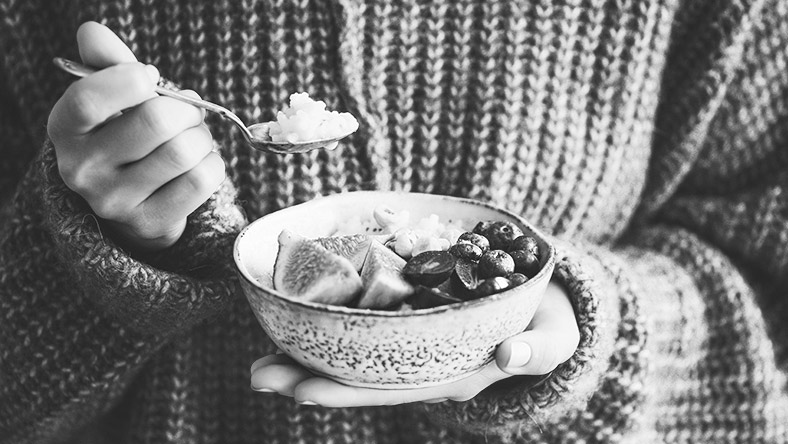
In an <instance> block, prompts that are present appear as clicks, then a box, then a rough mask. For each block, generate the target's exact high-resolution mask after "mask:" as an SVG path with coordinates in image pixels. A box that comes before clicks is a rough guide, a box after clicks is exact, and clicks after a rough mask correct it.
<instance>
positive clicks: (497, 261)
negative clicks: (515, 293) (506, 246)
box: [478, 250, 514, 279]
mask: <svg viewBox="0 0 788 444" xmlns="http://www.w3.org/2000/svg"><path fill="white" fill-rule="evenodd" d="M513 272H514V259H512V257H511V256H510V255H509V253H507V252H505V251H503V250H490V251H488V252H486V253H484V254H483V255H482V258H481V259H479V266H478V273H479V277H480V278H482V279H486V278H489V277H494V276H504V277H505V276H508V275H510V274H512V273H513Z"/></svg>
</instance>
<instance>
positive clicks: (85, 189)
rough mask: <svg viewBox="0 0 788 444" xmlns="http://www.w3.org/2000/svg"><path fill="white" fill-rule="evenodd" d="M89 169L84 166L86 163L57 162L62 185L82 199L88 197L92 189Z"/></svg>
mask: <svg viewBox="0 0 788 444" xmlns="http://www.w3.org/2000/svg"><path fill="white" fill-rule="evenodd" d="M90 171H91V168H90V167H87V166H86V162H82V163H81V164H74V163H73V162H68V161H65V160H64V161H58V172H59V173H60V177H61V178H62V179H63V183H65V184H66V186H67V187H68V188H69V189H70V190H72V191H74V192H75V193H77V194H79V195H81V196H82V197H85V198H88V197H90V194H91V193H90V191H91V190H92V189H93V179H92V177H93V175H92V174H90Z"/></svg>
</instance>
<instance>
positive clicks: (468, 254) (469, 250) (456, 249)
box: [449, 242, 482, 262]
mask: <svg viewBox="0 0 788 444" xmlns="http://www.w3.org/2000/svg"><path fill="white" fill-rule="evenodd" d="M449 253H451V254H453V255H455V256H457V258H459V259H468V260H471V261H474V262H476V261H478V260H479V259H481V257H482V249H481V248H479V247H477V246H476V245H474V244H472V243H470V242H458V243H456V244H454V245H452V246H451V247H449Z"/></svg>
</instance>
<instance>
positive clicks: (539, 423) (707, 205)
mask: <svg viewBox="0 0 788 444" xmlns="http://www.w3.org/2000/svg"><path fill="white" fill-rule="evenodd" d="M722 4H724V7H722V6H721V9H720V10H718V11H714V13H713V14H706V15H704V17H705V19H704V20H706V21H707V22H708V23H707V22H704V21H700V22H699V21H698V20H700V19H699V18H698V16H692V14H694V13H696V12H698V11H695V10H694V9H692V8H686V9H687V11H688V12H687V11H685V13H686V15H685V16H679V18H678V19H677V24H676V26H675V30H674V35H675V36H677V38H681V39H685V40H678V41H676V42H674V44H673V46H672V48H671V50H670V52H669V55H668V60H667V63H668V64H667V68H666V71H665V74H664V81H663V94H662V101H663V103H662V104H661V107H660V110H659V113H658V114H657V116H656V122H657V127H658V128H659V129H660V131H658V132H657V133H656V134H655V137H654V142H653V143H654V146H653V147H652V158H651V161H650V168H649V175H648V181H647V184H646V187H645V190H644V191H643V195H642V203H641V206H640V208H639V210H638V212H637V216H636V218H635V220H634V222H633V224H632V226H631V229H630V230H629V232H628V233H627V235H626V236H625V237H623V238H622V239H620V241H619V242H618V243H616V244H615V245H614V246H610V247H608V246H599V245H589V244H584V243H582V242H579V241H572V240H567V239H563V240H561V239H556V240H555V242H556V247H557V251H558V263H557V266H556V271H555V279H557V280H558V281H559V282H561V283H562V284H563V285H564V287H565V288H566V290H567V293H568V295H569V296H570V299H571V300H572V303H573V304H574V308H575V310H576V317H577V322H578V325H579V327H580V333H581V341H580V345H579V348H578V350H577V352H576V353H575V355H574V356H573V357H572V358H571V359H569V360H568V361H567V362H565V363H563V364H561V365H559V366H558V368H556V370H555V371H553V372H552V373H551V374H549V375H546V376H544V377H535V378H510V380H507V381H505V382H504V383H503V384H499V385H497V386H493V387H491V388H490V389H488V390H486V391H484V392H482V393H480V394H479V395H478V396H477V397H476V398H474V399H472V400H470V401H468V402H464V403H455V402H444V403H439V404H429V405H425V406H423V408H425V409H426V410H427V411H428V412H429V413H430V414H431V415H432V416H433V417H434V418H437V420H438V421H440V422H442V423H443V424H448V425H450V426H451V427H460V428H464V429H468V430H472V431H475V432H477V433H480V434H488V435H491V436H494V435H498V436H503V437H506V438H508V439H505V440H507V441H508V440H509V439H516V440H517V442H520V441H519V440H520V439H523V440H525V441H527V442H611V441H613V442H617V441H622V440H623V441H625V442H666V441H671V442H674V441H681V442H719V441H726V442H752V441H753V440H758V439H760V440H764V441H765V442H781V441H784V440H786V439H788V436H786V434H785V433H786V431H785V427H784V418H785V417H787V416H788V396H786V389H785V387H786V385H785V381H786V373H788V364H786V363H788V359H787V358H786V356H788V327H786V325H785V319H788V299H786V297H785V290H784V289H785V286H786V284H788V281H787V279H786V277H785V269H786V267H788V247H786V245H788V242H786V239H788V199H786V196H787V195H788V176H787V175H786V173H785V171H786V167H788V161H787V160H786V159H788V158H787V157H786V155H785V153H786V151H785V148H786V146H788V132H786V128H788V114H786V112H785V110H786V109H788V94H786V92H787V91H788V76H786V71H785V68H784V67H785V66H786V65H785V61H786V57H787V55H786V52H785V51H784V48H785V45H786V39H788V33H786V32H785V23H788V22H787V21H786V19H788V10H786V8H784V7H783V6H782V5H781V4H779V5H778V3H777V2H768V1H767V2H755V4H753V5H752V6H751V7H747V8H743V7H740V6H741V5H740V4H739V3H738V2H733V1H731V2H722ZM704 14H705V13H704ZM693 20H694V21H693ZM726 20H727V22H726ZM720 23H726V26H721V25H720ZM732 24H735V26H733V25H732ZM728 25H731V26H728ZM696 34H697V35H696ZM687 40H692V41H703V43H704V46H703V48H706V51H705V52H704V53H702V54H701V53H698V52H697V49H698V47H694V46H691V45H684V44H682V42H685V41H687ZM709 48H711V49H712V50H709ZM687 60H691V61H692V62H693V63H690V64H687V63H686V61H687ZM756 437H757V438H756Z"/></svg>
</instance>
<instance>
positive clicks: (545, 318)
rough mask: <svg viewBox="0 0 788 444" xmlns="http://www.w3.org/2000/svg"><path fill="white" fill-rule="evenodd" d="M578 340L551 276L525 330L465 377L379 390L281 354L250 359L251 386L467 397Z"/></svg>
mask: <svg viewBox="0 0 788 444" xmlns="http://www.w3.org/2000/svg"><path fill="white" fill-rule="evenodd" d="M579 340H580V333H579V331H578V327H577V322H576V320H575V315H574V311H573V310H572V305H571V304H570V302H569V298H568V297H567V295H566V293H565V292H564V290H563V288H562V287H560V286H559V285H557V284H555V283H553V282H551V283H550V285H548V288H547V292H546V293H545V295H544V298H543V299H542V303H541V305H540V306H539V308H538V310H537V311H536V314H535V315H534V318H533V320H532V321H531V324H530V325H529V326H528V328H527V329H526V331H524V332H523V333H520V334H518V335H515V336H513V337H511V338H509V339H507V340H505V341H504V342H503V343H501V345H500V346H499V347H498V349H497V351H496V354H495V361H494V362H491V363H490V364H488V365H487V366H485V367H484V368H483V369H482V370H481V371H479V372H478V373H475V374H473V375H472V376H469V377H467V378H465V379H462V380H459V381H456V382H453V383H449V384H444V385H439V386H435V387H426V388H417V389H404V390H381V389H369V388H360V387H351V386H347V385H344V384H340V383H338V382H335V381H332V380H330V379H327V378H323V377H319V376H315V375H313V374H312V373H310V372H309V370H307V369H305V368H304V367H302V366H301V365H299V364H297V363H296V362H295V361H294V360H292V359H291V358H289V357H288V356H286V355H284V354H275V355H269V356H266V357H264V358H261V359H258V360H257V361H255V363H254V364H252V388H253V389H254V390H257V391H260V392H277V393H279V394H281V395H285V396H291V397H294V398H295V400H296V402H298V403H300V404H304V405H321V406H324V407H360V406H377V405H395V404H405V403H409V402H417V401H422V402H441V401H446V400H453V401H467V400H469V399H471V398H473V397H474V396H476V395H477V394H478V393H479V392H481V391H482V390H484V389H485V388H487V387H489V386H490V385H491V384H493V383H495V382H497V381H500V380H502V379H506V378H508V377H510V376H513V375H543V374H546V373H549V372H551V371H552V370H553V369H555V368H556V367H557V366H558V364H560V363H562V362H564V361H566V360H567V359H569V358H570V357H571V356H572V354H573V353H574V352H575V350H576V349H577V345H578V342H579Z"/></svg>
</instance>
